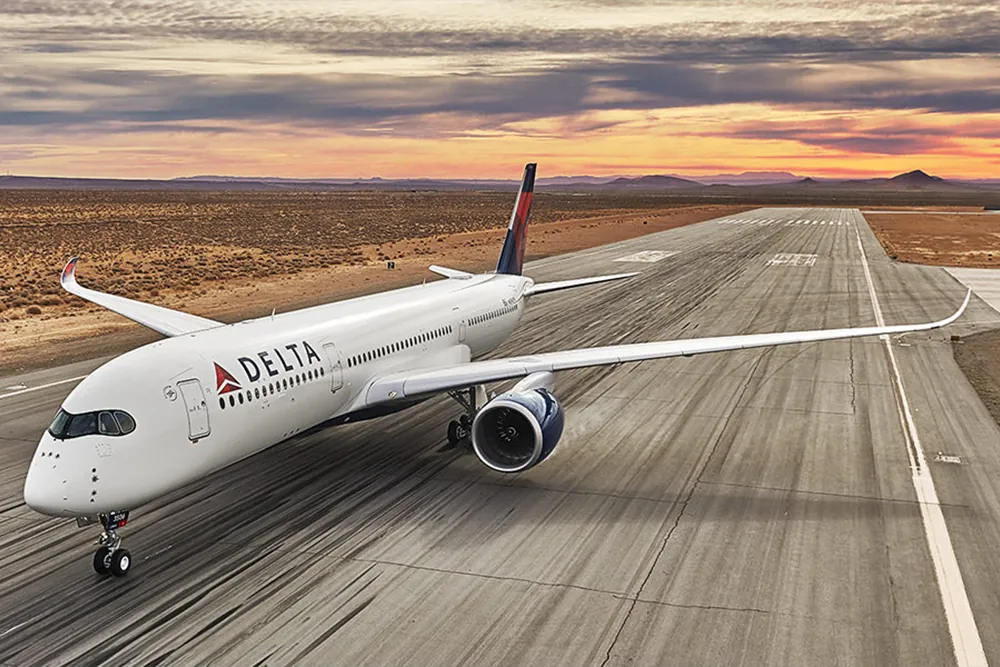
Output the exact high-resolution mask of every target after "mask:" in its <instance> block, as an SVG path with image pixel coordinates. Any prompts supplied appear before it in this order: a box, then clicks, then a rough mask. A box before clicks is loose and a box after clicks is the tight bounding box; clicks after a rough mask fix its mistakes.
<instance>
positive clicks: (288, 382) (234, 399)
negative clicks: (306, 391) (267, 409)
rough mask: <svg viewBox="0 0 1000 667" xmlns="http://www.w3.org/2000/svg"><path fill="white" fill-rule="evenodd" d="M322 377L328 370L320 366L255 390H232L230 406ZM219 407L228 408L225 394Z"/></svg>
mask: <svg viewBox="0 0 1000 667" xmlns="http://www.w3.org/2000/svg"><path fill="white" fill-rule="evenodd" d="M322 377H326V371H325V370H324V369H323V368H322V367H320V368H319V369H318V370H311V369H310V370H308V371H306V372H305V373H299V374H298V375H293V376H291V377H287V378H282V379H280V380H278V381H276V382H268V383H267V384H262V385H261V386H259V387H254V388H253V390H250V389H247V390H246V391H240V392H230V393H229V407H231V408H234V407H236V404H237V403H239V404H240V405H243V404H244V403H252V402H253V401H254V400H255V399H256V400H260V399H261V398H262V397H267V396H274V394H275V393H276V392H279V391H287V390H288V388H289V387H297V386H300V385H301V384H302V383H303V382H311V381H313V380H318V379H320V378H322ZM244 396H246V400H244V398H243V397H244ZM219 407H220V408H222V409H223V410H225V409H226V397H225V396H220V397H219Z"/></svg>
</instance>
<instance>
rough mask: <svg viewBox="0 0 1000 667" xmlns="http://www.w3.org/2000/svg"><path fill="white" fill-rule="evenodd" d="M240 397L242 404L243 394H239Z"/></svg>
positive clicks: (241, 403)
mask: <svg viewBox="0 0 1000 667" xmlns="http://www.w3.org/2000/svg"><path fill="white" fill-rule="evenodd" d="M239 399H240V405H243V394H240V395H239Z"/></svg>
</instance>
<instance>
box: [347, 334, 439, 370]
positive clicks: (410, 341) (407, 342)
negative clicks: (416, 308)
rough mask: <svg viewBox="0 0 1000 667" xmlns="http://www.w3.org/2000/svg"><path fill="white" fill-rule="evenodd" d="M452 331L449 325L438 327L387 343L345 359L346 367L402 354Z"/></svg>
mask: <svg viewBox="0 0 1000 667" xmlns="http://www.w3.org/2000/svg"><path fill="white" fill-rule="evenodd" d="M451 331H452V328H451V325H450V324H449V325H448V326H445V327H440V328H438V329H433V330H432V331H428V332H427V333H422V334H418V335H416V336H413V337H411V338H405V339H403V340H400V341H396V342H395V343H389V344H388V345H383V346H381V347H376V348H374V349H372V350H368V351H367V352H362V353H361V354H356V355H354V356H353V357H349V358H348V359H347V367H348V368H353V367H354V366H360V365H361V364H364V363H367V362H369V361H374V360H375V359H381V358H382V357H387V356H389V355H390V354H395V353H396V352H402V351H403V350H406V349H408V348H411V347H413V346H414V345H420V344H421V343H427V342H429V341H432V340H434V339H435V338H440V337H441V336H447V335H448V334H450V333H451Z"/></svg>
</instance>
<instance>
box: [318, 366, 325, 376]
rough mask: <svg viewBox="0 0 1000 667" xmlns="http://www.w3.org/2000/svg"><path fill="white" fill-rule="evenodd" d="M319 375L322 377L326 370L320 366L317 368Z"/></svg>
mask: <svg viewBox="0 0 1000 667" xmlns="http://www.w3.org/2000/svg"><path fill="white" fill-rule="evenodd" d="M319 375H320V377H323V376H324V375H326V371H325V370H323V367H322V366H320V369H319Z"/></svg>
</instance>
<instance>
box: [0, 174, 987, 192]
mask: <svg viewBox="0 0 1000 667" xmlns="http://www.w3.org/2000/svg"><path fill="white" fill-rule="evenodd" d="M537 183H538V185H539V187H545V188H547V189H551V190H569V191H582V192H588V191H604V190H627V191H642V192H683V193H685V194H687V193H690V194H692V195H698V194H704V195H713V194H715V195H718V194H721V193H726V192H732V193H733V194H737V193H744V194H756V193H760V194H769V195H773V194H776V193H778V192H788V193H797V192H801V193H810V192H816V193H822V192H829V193H831V194H835V193H837V192H846V191H852V192H872V191H894V192H898V191H920V192H926V193H955V194H957V193H975V192H984V193H985V192H992V191H997V190H1000V179H978V180H956V179H950V180H946V179H943V178H940V177H938V176H931V175H929V174H927V173H925V172H924V171H921V170H920V169H917V170H914V171H910V172H907V173H905V174H899V175H898V176H893V177H891V178H866V179H843V180H838V179H829V178H810V177H802V176H797V175H795V174H793V173H790V172H786V171H755V172H754V171H747V172H743V173H740V174H714V175H708V176H697V177H694V178H687V177H682V176H677V175H673V174H653V175H648V176H635V177H631V176H607V177H601V176H554V177H550V178H540V179H538V182H537ZM517 184H518V182H517V181H513V180H499V179H436V178H401V179H383V178H378V177H376V178H364V179H362V178H358V179H351V178H313V179H307V178H280V177H247V176H214V175H202V176H185V177H181V178H174V179H170V180H132V179H110V178H97V179H89V178H49V177H38V176H0V189H29V188H39V189H119V190H120V189H144V190H359V189H371V190H508V189H514V188H516V187H517Z"/></svg>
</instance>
